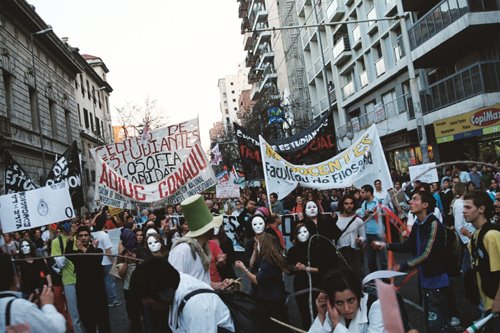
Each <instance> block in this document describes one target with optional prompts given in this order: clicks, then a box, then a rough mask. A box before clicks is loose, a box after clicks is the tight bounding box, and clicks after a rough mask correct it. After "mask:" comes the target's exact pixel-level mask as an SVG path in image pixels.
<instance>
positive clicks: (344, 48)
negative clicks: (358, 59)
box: [333, 36, 352, 65]
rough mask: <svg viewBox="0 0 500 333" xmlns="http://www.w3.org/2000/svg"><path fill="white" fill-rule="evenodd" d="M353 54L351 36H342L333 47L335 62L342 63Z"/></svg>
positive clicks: (335, 63)
mask: <svg viewBox="0 0 500 333" xmlns="http://www.w3.org/2000/svg"><path fill="white" fill-rule="evenodd" d="M351 56H352V52H351V45H350V44H349V38H348V37H347V36H344V37H342V38H340V39H339V40H338V41H337V43H336V44H335V46H334V47H333V64H334V65H341V64H343V63H344V62H346V61H347V60H348V59H349V58H350V57H351Z"/></svg>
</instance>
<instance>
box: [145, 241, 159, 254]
mask: <svg viewBox="0 0 500 333" xmlns="http://www.w3.org/2000/svg"><path fill="white" fill-rule="evenodd" d="M148 248H149V251H151V253H155V252H158V251H160V249H161V243H160V242H159V241H158V240H157V239H156V238H155V237H149V238H148Z"/></svg>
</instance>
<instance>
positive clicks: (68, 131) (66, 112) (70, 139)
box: [64, 109, 80, 144]
mask: <svg viewBox="0 0 500 333" xmlns="http://www.w3.org/2000/svg"><path fill="white" fill-rule="evenodd" d="M78 114H80V112H78ZM64 121H65V122H66V138H67V139H68V143H69V144H71V143H72V142H73V135H71V113H70V112H69V110H67V109H64Z"/></svg>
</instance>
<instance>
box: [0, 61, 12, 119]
mask: <svg viewBox="0 0 500 333" xmlns="http://www.w3.org/2000/svg"><path fill="white" fill-rule="evenodd" d="M2 75H3V87H4V89H5V106H6V108H7V117H9V118H12V116H13V114H12V75H10V74H9V73H8V72H7V71H2Z"/></svg>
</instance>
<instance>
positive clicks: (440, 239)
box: [389, 191, 450, 333]
mask: <svg viewBox="0 0 500 333" xmlns="http://www.w3.org/2000/svg"><path fill="white" fill-rule="evenodd" d="M435 205H436V201H435V199H434V197H433V196H432V194H431V193H429V192H425V191H419V192H416V193H415V194H413V196H412V199H411V200H410V211H411V212H412V213H413V214H414V215H415V224H414V225H413V228H412V230H411V234H410V237H409V238H408V240H407V241H406V242H404V243H392V244H389V250H392V251H395V252H410V253H412V255H413V258H410V259H409V260H407V261H405V262H402V263H400V264H396V265H395V266H394V269H395V270H399V271H403V272H404V271H409V270H411V269H413V268H417V269H418V274H419V283H420V287H421V289H422V292H423V301H424V311H425V313H424V318H425V319H426V326H427V332H430V333H434V332H448V331H449V330H450V328H449V321H450V318H449V317H450V315H449V310H448V300H447V289H448V288H449V285H450V281H449V277H448V274H447V273H446V267H445V266H446V265H444V263H445V262H446V256H445V252H444V251H443V250H444V248H445V229H444V228H445V227H444V226H443V225H442V224H441V223H440V222H439V220H438V219H437V218H436V217H435V216H434V214H432V212H433V211H434V208H435Z"/></svg>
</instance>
